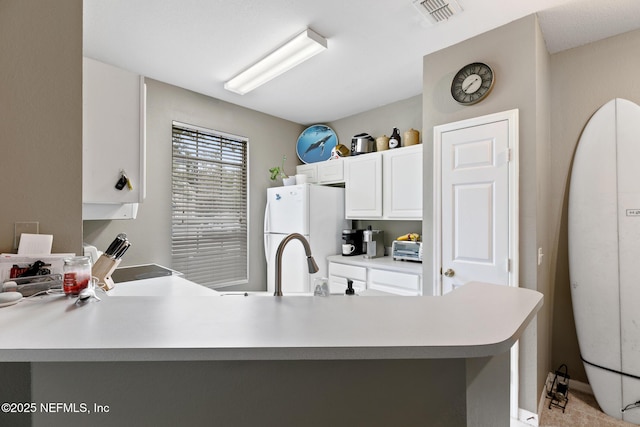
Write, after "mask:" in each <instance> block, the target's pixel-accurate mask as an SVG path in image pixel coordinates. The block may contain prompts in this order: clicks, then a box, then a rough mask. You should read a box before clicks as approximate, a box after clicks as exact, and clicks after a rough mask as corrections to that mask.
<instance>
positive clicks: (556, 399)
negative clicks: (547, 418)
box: [547, 364, 570, 412]
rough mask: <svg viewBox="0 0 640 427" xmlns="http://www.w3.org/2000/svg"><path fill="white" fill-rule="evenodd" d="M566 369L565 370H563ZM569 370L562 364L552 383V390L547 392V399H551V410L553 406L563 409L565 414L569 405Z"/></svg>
mask: <svg viewBox="0 0 640 427" xmlns="http://www.w3.org/2000/svg"><path fill="white" fill-rule="evenodd" d="M563 368H564V370H563ZM569 378H570V377H569V368H567V365H565V364H562V365H560V367H559V368H558V369H557V370H556V374H555V376H554V377H553V382H552V383H551V390H547V399H549V409H551V407H552V406H555V407H556V408H560V409H562V412H564V410H565V408H566V407H567V403H569Z"/></svg>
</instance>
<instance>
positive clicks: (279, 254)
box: [273, 233, 319, 297]
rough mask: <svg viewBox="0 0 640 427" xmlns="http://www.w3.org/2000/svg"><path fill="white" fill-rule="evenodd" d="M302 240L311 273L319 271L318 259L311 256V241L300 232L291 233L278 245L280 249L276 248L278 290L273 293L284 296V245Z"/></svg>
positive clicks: (276, 295)
mask: <svg viewBox="0 0 640 427" xmlns="http://www.w3.org/2000/svg"><path fill="white" fill-rule="evenodd" d="M294 239H296V240H300V242H302V246H304V253H305V255H306V256H307V265H308V267H309V273H311V274H313V273H317V272H318V270H319V268H318V264H316V261H315V260H314V259H313V256H311V247H310V246H309V242H308V241H307V239H305V238H304V236H303V235H302V234H300V233H291V234H289V235H288V236H287V237H285V238H284V239H282V242H280V245H278V249H277V250H276V291H275V292H274V293H273V296H275V297H281V296H282V252H284V247H285V246H287V243H289V242H290V241H292V240H294Z"/></svg>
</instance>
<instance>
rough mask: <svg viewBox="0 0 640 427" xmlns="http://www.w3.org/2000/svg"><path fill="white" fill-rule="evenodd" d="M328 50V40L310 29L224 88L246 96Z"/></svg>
mask: <svg viewBox="0 0 640 427" xmlns="http://www.w3.org/2000/svg"><path fill="white" fill-rule="evenodd" d="M326 48H327V40H326V39H325V38H324V37H322V36H321V35H319V34H317V33H315V32H314V31H312V30H310V29H308V28H307V29H306V30H304V31H303V32H302V33H300V34H298V35H297V36H295V37H294V38H293V39H291V40H290V41H289V42H287V43H286V44H284V45H282V46H280V47H279V48H278V49H276V50H274V51H273V52H271V53H270V54H269V55H267V56H265V57H264V58H262V59H261V60H260V61H258V62H256V63H255V64H254V65H252V66H251V67H249V68H247V69H246V70H244V71H243V72H241V73H240V74H238V75H237V76H235V77H234V78H232V79H231V80H229V81H228V82H226V83H225V84H224V88H225V89H227V90H230V91H231V92H235V93H239V94H240V95H244V94H245V93H247V92H251V91H252V90H253V89H255V88H257V87H258V86H260V85H262V84H264V83H266V82H268V81H269V80H271V79H273V78H274V77H277V76H279V75H280V74H282V73H284V72H285V71H288V70H290V69H292V68H293V67H295V66H296V65H298V64H301V63H303V62H304V61H306V60H307V59H309V58H311V57H312V56H315V55H317V54H318V53H320V52H322V51H323V50H325V49H326Z"/></svg>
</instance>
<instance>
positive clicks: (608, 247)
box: [569, 98, 640, 424]
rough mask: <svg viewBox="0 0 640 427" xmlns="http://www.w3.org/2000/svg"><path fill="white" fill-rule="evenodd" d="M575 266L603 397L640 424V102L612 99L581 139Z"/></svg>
mask: <svg viewBox="0 0 640 427" xmlns="http://www.w3.org/2000/svg"><path fill="white" fill-rule="evenodd" d="M569 271H570V276H571V298H572V301H573V314H574V318H575V322H576V330H577V334H578V342H579V345H580V354H581V357H582V360H583V361H584V366H585V370H586V372H587V376H588V378H589V384H590V385H591V388H592V389H593V392H594V395H595V397H596V400H597V401H598V404H599V405H600V407H601V408H602V410H603V411H604V412H605V413H607V414H608V415H610V416H612V417H615V418H618V419H623V420H625V421H627V422H631V423H635V424H640V405H638V407H636V406H634V403H636V402H639V401H640V106H638V105H636V104H634V103H633V102H631V101H627V100H625V99H619V98H617V99H614V100H612V101H609V102H608V103H606V104H605V105H604V106H602V107H601V108H600V109H599V110H598V111H597V112H596V113H595V114H594V115H593V116H592V117H591V119H590V120H589V122H588V123H587V125H586V126H585V128H584V130H583V133H582V136H581V137H580V141H579V143H578V148H577V150H576V153H575V157H574V161H573V169H572V172H571V184H570V190H569ZM625 408H626V409H625ZM623 409H625V410H624V411H623Z"/></svg>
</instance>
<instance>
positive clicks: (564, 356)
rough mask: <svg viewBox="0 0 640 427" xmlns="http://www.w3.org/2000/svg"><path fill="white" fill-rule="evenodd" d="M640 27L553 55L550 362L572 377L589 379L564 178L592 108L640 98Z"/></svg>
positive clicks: (592, 110)
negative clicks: (577, 316) (579, 331)
mask: <svg viewBox="0 0 640 427" xmlns="http://www.w3.org/2000/svg"><path fill="white" fill-rule="evenodd" d="M637 52H640V31H632V32H629V33H626V34H622V35H619V36H616V37H612V38H609V39H605V40H601V41H599V42H595V43H591V44H588V45H586V46H582V47H578V48H575V49H570V50H567V51H564V52H560V53H557V54H555V55H553V56H552V57H551V76H552V79H551V88H552V90H551V94H552V95H551V101H552V104H551V111H552V115H551V136H552V141H551V142H552V143H551V147H552V155H551V162H552V164H551V166H552V167H551V182H553V183H554V185H553V188H552V193H551V196H552V197H551V199H550V210H551V211H552V212H553V215H554V223H553V232H554V236H553V238H554V244H555V245H556V252H555V254H554V255H553V259H552V262H554V264H555V268H554V281H555V285H554V292H555V298H554V307H553V334H552V342H553V353H552V366H553V368H554V369H555V368H557V367H558V366H559V365H560V364H562V363H565V364H566V365H567V366H568V368H569V374H570V375H571V378H575V379H578V380H580V381H584V382H586V381H587V378H586V375H585V373H584V369H583V366H582V362H581V361H580V351H579V348H578V342H577V338H576V332H575V324H574V321H573V308H572V305H571V290H570V287H569V262H568V251H567V239H568V238H567V205H568V180H569V174H570V167H571V162H572V160H573V153H574V151H575V148H576V145H577V143H578V139H579V138H580V133H581V132H582V129H583V128H584V126H585V124H586V123H587V121H588V120H589V118H590V117H591V115H592V114H593V113H595V111H596V110H597V109H598V108H600V107H601V106H602V105H603V104H605V103H606V102H607V101H610V100H611V99H613V98H616V97H618V98H626V99H628V100H630V101H633V102H635V103H637V104H640V80H639V79H637V78H635V76H636V75H637V72H638V69H639V67H640V57H639V56H638V55H637V54H636V53H637Z"/></svg>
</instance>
